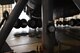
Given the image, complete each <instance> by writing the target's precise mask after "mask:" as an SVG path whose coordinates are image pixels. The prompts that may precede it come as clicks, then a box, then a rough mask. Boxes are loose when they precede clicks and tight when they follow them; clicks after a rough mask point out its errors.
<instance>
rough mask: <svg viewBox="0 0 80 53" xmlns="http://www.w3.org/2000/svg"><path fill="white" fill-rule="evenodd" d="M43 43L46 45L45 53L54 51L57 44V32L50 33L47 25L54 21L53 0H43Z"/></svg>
mask: <svg viewBox="0 0 80 53" xmlns="http://www.w3.org/2000/svg"><path fill="white" fill-rule="evenodd" d="M41 11H42V27H43V31H42V43H43V47H44V51H43V53H53V48H54V45H55V32H53V33H49V32H48V30H47V25H48V22H49V21H53V0H42V8H41Z"/></svg>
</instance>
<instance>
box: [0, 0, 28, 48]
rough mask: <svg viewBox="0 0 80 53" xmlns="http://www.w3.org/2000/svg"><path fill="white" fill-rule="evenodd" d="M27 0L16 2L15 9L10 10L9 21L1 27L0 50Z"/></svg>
mask: <svg viewBox="0 0 80 53" xmlns="http://www.w3.org/2000/svg"><path fill="white" fill-rule="evenodd" d="M27 1H28V0H18V2H17V4H16V6H15V8H14V9H13V10H12V12H11V14H10V16H9V19H8V20H7V22H6V23H5V25H4V26H3V28H2V30H1V32H0V49H1V48H2V46H3V44H4V42H5V41H6V39H7V37H8V35H9V33H10V31H11V30H12V28H13V25H14V24H15V22H16V20H17V19H18V17H19V15H20V14H21V12H22V10H23V8H24V7H25V5H26V3H27Z"/></svg>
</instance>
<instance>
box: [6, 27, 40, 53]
mask: <svg viewBox="0 0 80 53" xmlns="http://www.w3.org/2000/svg"><path fill="white" fill-rule="evenodd" d="M25 29H26V30H25ZM25 29H23V30H22V29H12V31H11V33H10V35H9V37H8V38H7V43H8V44H9V46H10V47H11V48H12V49H13V50H14V51H15V52H17V53H22V52H29V51H32V50H36V48H37V46H39V45H40V39H39V38H36V37H29V36H28V35H26V36H20V37H15V36H14V34H15V33H22V32H25V31H27V30H29V29H28V28H25ZM27 32H28V31H27ZM25 33H26V32H25Z"/></svg>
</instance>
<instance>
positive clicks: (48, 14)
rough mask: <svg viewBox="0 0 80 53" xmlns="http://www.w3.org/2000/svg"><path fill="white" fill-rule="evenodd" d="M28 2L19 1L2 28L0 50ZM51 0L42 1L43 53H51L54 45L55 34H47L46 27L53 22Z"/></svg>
mask: <svg viewBox="0 0 80 53" xmlns="http://www.w3.org/2000/svg"><path fill="white" fill-rule="evenodd" d="M27 1H28V0H19V1H18V2H17V4H16V6H15V8H14V9H13V11H12V12H11V14H10V16H9V19H8V20H7V22H6V23H5V25H4V26H3V28H2V30H1V32H0V49H1V48H2V46H3V44H4V43H5V40H6V39H7V37H8V35H9V33H10V31H11V30H12V28H13V25H14V24H15V22H16V20H17V19H18V17H19V15H20V13H21V12H22V10H23V8H24V7H25V5H26V3H27ZM52 2H53V0H42V7H41V9H42V10H41V11H42V13H41V14H42V25H43V34H42V43H43V47H44V48H45V49H44V53H53V48H54V44H55V32H54V33H48V31H47V25H48V21H52V20H53V7H52V6H53V5H52V4H53V3H52Z"/></svg>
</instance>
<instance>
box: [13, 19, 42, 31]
mask: <svg viewBox="0 0 80 53" xmlns="http://www.w3.org/2000/svg"><path fill="white" fill-rule="evenodd" d="M26 26H29V27H31V28H37V27H38V28H41V27H42V21H41V19H36V18H31V19H30V20H28V21H27V20H25V19H22V20H20V19H18V20H17V21H16V22H15V24H14V27H15V28H16V29H18V28H20V27H22V28H25V27H26Z"/></svg>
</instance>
